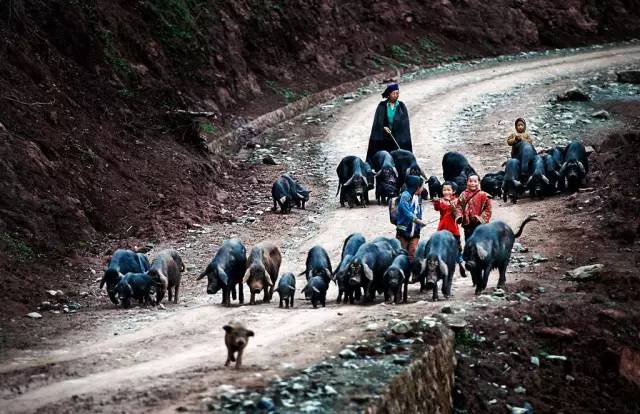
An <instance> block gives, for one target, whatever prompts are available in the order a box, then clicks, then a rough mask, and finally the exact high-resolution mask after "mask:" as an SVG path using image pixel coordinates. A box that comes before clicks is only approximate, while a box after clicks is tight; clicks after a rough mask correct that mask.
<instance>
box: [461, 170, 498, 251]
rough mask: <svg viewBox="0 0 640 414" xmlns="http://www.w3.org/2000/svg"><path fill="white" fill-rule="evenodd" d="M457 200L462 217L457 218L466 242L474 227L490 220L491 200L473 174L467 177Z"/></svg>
mask: <svg viewBox="0 0 640 414" xmlns="http://www.w3.org/2000/svg"><path fill="white" fill-rule="evenodd" d="M459 200H460V209H461V210H462V217H459V218H458V219H457V220H458V222H460V221H462V228H463V229H464V241H465V243H466V241H467V240H469V237H471V235H472V234H473V231H474V230H475V229H476V227H478V226H479V225H481V224H486V223H488V222H489V220H491V200H490V199H489V196H488V195H487V193H485V192H484V191H482V190H480V184H479V179H478V176H477V175H475V174H473V175H470V176H469V178H467V189H466V190H464V191H463V192H462V194H460V198H459Z"/></svg>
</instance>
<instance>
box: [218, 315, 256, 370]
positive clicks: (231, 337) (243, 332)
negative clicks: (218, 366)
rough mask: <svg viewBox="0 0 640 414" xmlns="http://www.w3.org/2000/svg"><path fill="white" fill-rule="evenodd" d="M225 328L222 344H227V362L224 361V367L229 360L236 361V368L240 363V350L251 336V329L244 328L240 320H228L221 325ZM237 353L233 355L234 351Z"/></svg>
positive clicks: (242, 349)
mask: <svg viewBox="0 0 640 414" xmlns="http://www.w3.org/2000/svg"><path fill="white" fill-rule="evenodd" d="M222 329H224V330H225V332H226V334H225V335H224V344H225V345H226V346H227V362H225V363H224V366H225V367H228V366H229V364H230V363H231V362H235V363H236V369H239V368H240V365H242V352H243V351H244V348H245V347H246V346H247V344H248V343H249V337H250V336H253V331H252V330H250V329H247V328H245V326H244V325H243V324H242V323H241V322H233V321H232V322H229V323H228V324H227V325H225V326H223V327H222ZM236 352H237V353H238V355H237V356H236V357H234V355H233V354H234V353H236Z"/></svg>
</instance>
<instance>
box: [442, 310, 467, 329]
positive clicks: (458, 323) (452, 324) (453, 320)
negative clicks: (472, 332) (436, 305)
mask: <svg viewBox="0 0 640 414" xmlns="http://www.w3.org/2000/svg"><path fill="white" fill-rule="evenodd" d="M436 317H437V318H438V319H440V320H442V323H444V324H445V325H447V326H448V327H449V328H451V329H453V331H454V332H457V331H459V330H462V329H463V328H464V327H466V326H467V321H465V320H464V319H462V318H460V317H457V316H453V315H445V314H438V315H437V316H436Z"/></svg>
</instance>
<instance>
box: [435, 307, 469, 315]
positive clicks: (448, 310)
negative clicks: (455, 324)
mask: <svg viewBox="0 0 640 414" xmlns="http://www.w3.org/2000/svg"><path fill="white" fill-rule="evenodd" d="M464 311H465V310H464V309H463V308H461V307H459V306H449V305H448V306H443V307H442V309H441V310H440V312H442V313H447V314H451V315H454V314H456V313H463V312H464Z"/></svg>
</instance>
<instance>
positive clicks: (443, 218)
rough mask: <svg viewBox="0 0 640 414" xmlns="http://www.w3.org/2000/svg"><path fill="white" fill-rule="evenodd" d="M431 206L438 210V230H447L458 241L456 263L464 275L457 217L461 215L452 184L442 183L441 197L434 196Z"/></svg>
mask: <svg viewBox="0 0 640 414" xmlns="http://www.w3.org/2000/svg"><path fill="white" fill-rule="evenodd" d="M432 202H433V208H434V209H435V210H436V211H439V212H440V222H439V223H438V231H440V230H448V231H450V232H451V234H453V237H455V238H456V240H457V241H458V248H459V255H458V263H459V264H460V274H461V275H462V276H463V277H464V276H465V272H464V267H462V243H461V242H460V228H459V227H458V219H459V218H461V217H462V209H461V208H460V202H459V200H458V197H456V193H455V192H454V191H453V184H451V182H449V181H445V183H444V184H442V198H436V199H434V200H433V201H432Z"/></svg>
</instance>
